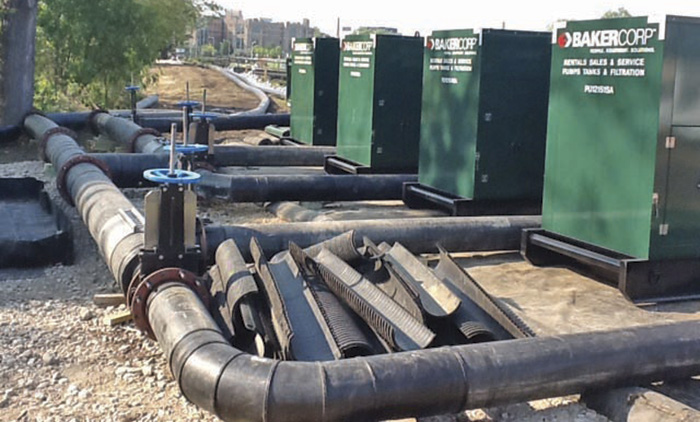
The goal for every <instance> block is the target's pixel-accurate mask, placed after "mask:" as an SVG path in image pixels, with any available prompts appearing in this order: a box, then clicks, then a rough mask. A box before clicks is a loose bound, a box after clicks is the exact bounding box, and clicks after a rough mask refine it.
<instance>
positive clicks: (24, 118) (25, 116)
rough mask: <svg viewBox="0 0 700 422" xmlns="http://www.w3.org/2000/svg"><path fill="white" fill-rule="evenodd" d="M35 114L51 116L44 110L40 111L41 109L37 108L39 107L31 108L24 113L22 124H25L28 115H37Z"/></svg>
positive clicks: (46, 117)
mask: <svg viewBox="0 0 700 422" xmlns="http://www.w3.org/2000/svg"><path fill="white" fill-rule="evenodd" d="M35 114H36V115H37V116H41V117H43V118H45V119H48V118H49V116H47V115H46V114H45V113H44V112H42V111H39V110H37V109H31V110H29V111H28V112H26V113H24V116H22V120H21V122H22V126H24V121H25V120H27V117H29V116H33V115H35Z"/></svg>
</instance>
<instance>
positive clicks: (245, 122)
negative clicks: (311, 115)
mask: <svg viewBox="0 0 700 422" xmlns="http://www.w3.org/2000/svg"><path fill="white" fill-rule="evenodd" d="M139 123H140V124H141V126H143V127H147V128H151V129H155V130H158V131H160V132H168V131H170V125H171V124H173V123H175V124H177V130H179V131H182V119H181V118H178V117H158V116H157V115H155V114H148V115H144V114H139ZM212 123H213V124H214V127H215V128H216V130H217V131H226V130H244V129H259V130H262V129H264V128H265V126H267V125H268V124H287V125H288V124H289V114H262V115H259V116H236V115H231V116H222V117H219V118H216V119H213V120H212Z"/></svg>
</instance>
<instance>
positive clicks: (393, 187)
mask: <svg viewBox="0 0 700 422" xmlns="http://www.w3.org/2000/svg"><path fill="white" fill-rule="evenodd" d="M199 174H201V175H202V178H201V180H200V182H199V184H198V185H197V190H198V191H199V192H201V193H203V194H206V195H208V196H214V197H217V198H222V199H226V200H228V201H231V202H270V201H361V200H381V199H401V193H402V189H403V184H404V183H406V182H411V181H416V180H418V177H417V176H416V175H412V174H392V175H371V176H368V175H355V176H350V175H345V176H338V175H330V174H303V175H296V174H291V175H289V174H276V175H230V174H220V173H212V172H210V171H206V170H200V171H199Z"/></svg>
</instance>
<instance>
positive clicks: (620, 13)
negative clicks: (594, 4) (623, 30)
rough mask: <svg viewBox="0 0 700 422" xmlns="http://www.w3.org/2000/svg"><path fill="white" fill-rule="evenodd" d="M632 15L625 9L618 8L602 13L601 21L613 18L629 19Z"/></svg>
mask: <svg viewBox="0 0 700 422" xmlns="http://www.w3.org/2000/svg"><path fill="white" fill-rule="evenodd" d="M631 16H632V14H631V13H630V12H629V11H628V10H627V9H625V8H624V7H620V8H618V9H617V10H608V11H607V12H605V13H603V16H601V17H602V18H603V19H615V18H629V17H631Z"/></svg>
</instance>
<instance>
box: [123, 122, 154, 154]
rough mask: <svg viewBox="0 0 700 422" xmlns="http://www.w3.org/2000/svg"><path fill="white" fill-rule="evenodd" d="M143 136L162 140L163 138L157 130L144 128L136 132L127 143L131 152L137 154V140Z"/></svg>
mask: <svg viewBox="0 0 700 422" xmlns="http://www.w3.org/2000/svg"><path fill="white" fill-rule="evenodd" d="M143 135H153V136H155V137H157V138H160V137H161V136H162V135H161V133H160V132H158V131H157V130H155V129H151V128H149V127H143V128H141V129H139V130H137V131H136V132H134V134H133V135H131V137H130V138H129V139H128V140H127V141H126V144H127V145H128V146H129V152H136V140H137V139H139V138H140V137H141V136H143Z"/></svg>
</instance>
